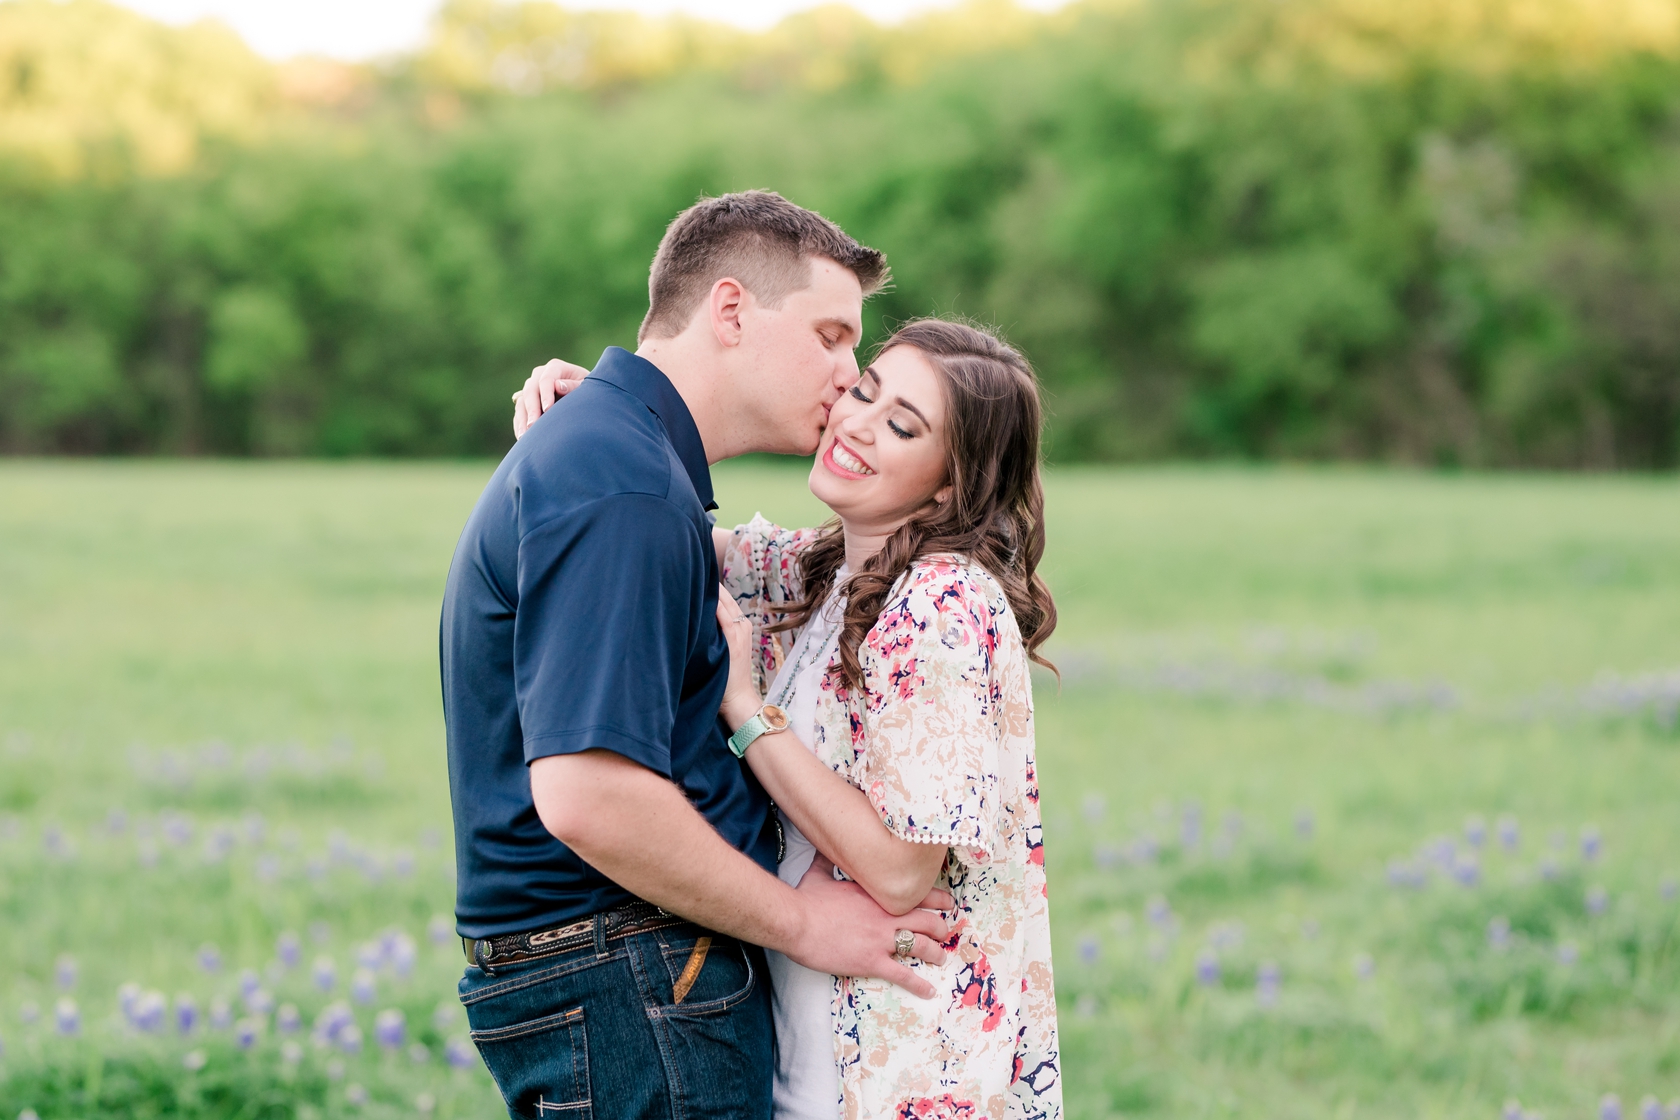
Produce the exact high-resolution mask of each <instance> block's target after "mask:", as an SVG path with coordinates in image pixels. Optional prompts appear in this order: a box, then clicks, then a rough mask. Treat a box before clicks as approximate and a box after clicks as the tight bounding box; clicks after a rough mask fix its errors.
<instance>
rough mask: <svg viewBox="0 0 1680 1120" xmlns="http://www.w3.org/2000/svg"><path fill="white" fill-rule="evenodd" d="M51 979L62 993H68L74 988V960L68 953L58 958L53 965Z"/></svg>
mask: <svg viewBox="0 0 1680 1120" xmlns="http://www.w3.org/2000/svg"><path fill="white" fill-rule="evenodd" d="M53 978H54V979H56V980H57V981H58V986H59V987H60V988H62V989H63V990H64V991H67V992H68V991H69V990H70V989H72V988H74V987H75V986H76V958H75V957H72V956H70V955H69V954H68V953H66V954H64V955H63V956H61V957H59V958H58V960H57V961H56V962H55V963H54V964H53Z"/></svg>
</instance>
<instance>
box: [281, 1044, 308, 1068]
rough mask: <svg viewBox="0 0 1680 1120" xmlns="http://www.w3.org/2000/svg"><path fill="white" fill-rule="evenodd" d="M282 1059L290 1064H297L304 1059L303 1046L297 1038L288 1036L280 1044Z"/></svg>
mask: <svg viewBox="0 0 1680 1120" xmlns="http://www.w3.org/2000/svg"><path fill="white" fill-rule="evenodd" d="M280 1060H281V1061H282V1062H285V1063H286V1064H287V1065H289V1066H295V1065H297V1064H298V1063H299V1062H301V1061H303V1047H301V1046H299V1045H298V1043H297V1040H296V1039H293V1038H288V1039H287V1040H286V1041H284V1042H282V1043H281V1044H280Z"/></svg>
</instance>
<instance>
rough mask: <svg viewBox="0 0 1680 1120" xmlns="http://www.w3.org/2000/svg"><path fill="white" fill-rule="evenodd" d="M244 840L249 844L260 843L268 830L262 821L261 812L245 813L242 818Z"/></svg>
mask: <svg viewBox="0 0 1680 1120" xmlns="http://www.w3.org/2000/svg"><path fill="white" fill-rule="evenodd" d="M244 825H245V840H246V842H247V843H251V844H261V843H262V842H263V837H264V836H265V835H266V834H267V832H268V826H267V825H266V824H265V823H264V822H263V819H262V814H261V813H246V814H245V819H244Z"/></svg>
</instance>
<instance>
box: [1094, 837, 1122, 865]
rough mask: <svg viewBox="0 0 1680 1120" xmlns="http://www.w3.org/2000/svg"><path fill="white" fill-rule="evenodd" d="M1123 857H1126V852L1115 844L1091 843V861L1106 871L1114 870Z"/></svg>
mask: <svg viewBox="0 0 1680 1120" xmlns="http://www.w3.org/2000/svg"><path fill="white" fill-rule="evenodd" d="M1122 858H1124V853H1123V852H1121V851H1120V849H1119V848H1116V847H1115V846H1114V845H1113V844H1108V843H1103V844H1093V845H1091V862H1092V863H1094V864H1096V865H1097V866H1098V867H1099V868H1101V869H1102V870H1104V871H1113V870H1114V868H1115V867H1117V866H1118V865H1119V863H1120V861H1121V859H1122Z"/></svg>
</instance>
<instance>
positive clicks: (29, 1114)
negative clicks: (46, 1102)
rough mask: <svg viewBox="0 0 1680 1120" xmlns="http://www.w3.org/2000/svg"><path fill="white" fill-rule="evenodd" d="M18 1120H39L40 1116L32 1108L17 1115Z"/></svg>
mask: <svg viewBox="0 0 1680 1120" xmlns="http://www.w3.org/2000/svg"><path fill="white" fill-rule="evenodd" d="M18 1120H41V1114H40V1113H39V1112H36V1111H35V1110H34V1109H33V1108H26V1109H24V1110H23V1111H22V1112H20V1113H18Z"/></svg>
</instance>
